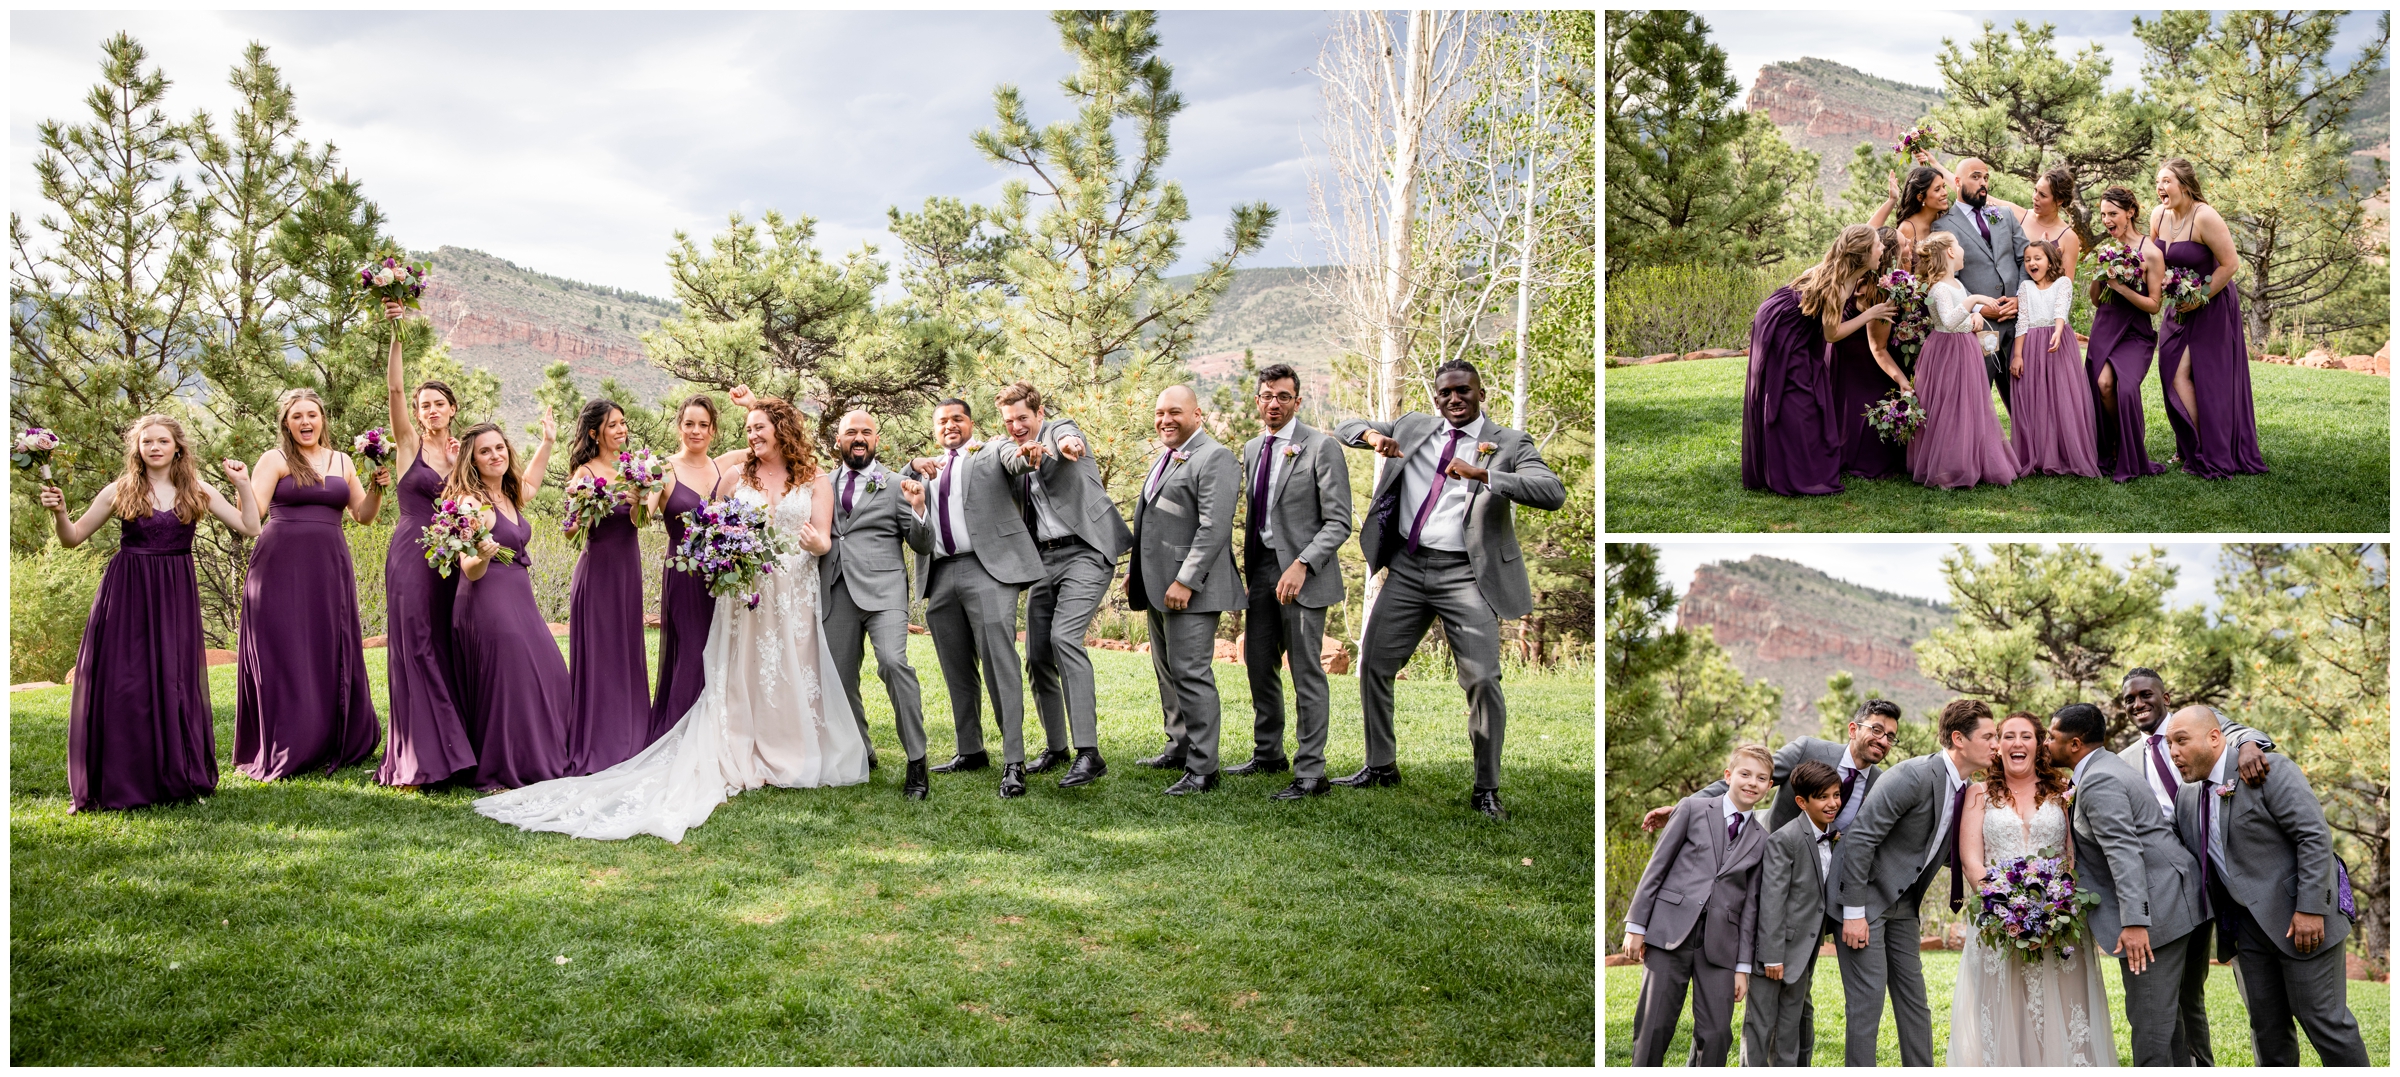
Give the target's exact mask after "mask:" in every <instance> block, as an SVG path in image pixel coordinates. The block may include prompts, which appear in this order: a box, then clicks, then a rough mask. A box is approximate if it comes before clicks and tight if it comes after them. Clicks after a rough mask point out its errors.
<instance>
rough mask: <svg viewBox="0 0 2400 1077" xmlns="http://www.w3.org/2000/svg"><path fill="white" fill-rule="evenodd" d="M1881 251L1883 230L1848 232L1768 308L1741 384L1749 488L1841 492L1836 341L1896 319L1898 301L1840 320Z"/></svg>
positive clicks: (1761, 313)
mask: <svg viewBox="0 0 2400 1077" xmlns="http://www.w3.org/2000/svg"><path fill="white" fill-rule="evenodd" d="M1877 247H1878V242H1877V240H1876V238H1875V229H1873V228H1870V227H1868V226H1866V225H1863V224H1854V225H1851V226H1849V227H1847V228H1844V229H1842V233H1841V235H1840V236H1839V237H1837V238H1835V239H1834V241H1833V246H1832V247H1830V248H1828V249H1827V250H1826V251H1825V257H1824V259H1823V260H1822V261H1820V262H1818V263H1817V264H1815V265H1813V266H1810V267H1808V268H1807V269H1805V270H1803V271H1801V273H1800V276H1799V277H1797V278H1795V279H1794V280H1793V281H1792V283H1790V284H1787V285H1784V286H1783V287H1781V288H1777V289H1775V292H1774V294H1773V295H1770V296H1768V297H1767V301H1766V302H1764V303H1761V304H1759V308H1758V317H1757V318H1756V319H1755V320H1753V321H1752V322H1751V325H1750V371H1749V375H1748V378H1747V380H1746V383H1745V384H1744V386H1743V390H1742V485H1743V486H1746V487H1748V488H1750V489H1753V490H1772V491H1774V492H1775V493H1779V494H1784V495H1787V496H1790V495H1800V494H1838V493H1840V492H1841V491H1842V480H1841V469H1842V450H1841V442H1840V438H1841V436H1842V417H1841V415H1840V414H1838V413H1837V412H1836V411H1835V408H1837V407H1838V406H1839V404H1838V397H1837V394H1836V393H1835V391H1834V384H1833V371H1832V367H1831V363H1830V359H1831V355H1830V354H1829V353H1830V349H1829V348H1828V347H1827V344H1829V343H1832V342H1837V341H1840V340H1842V339H1844V338H1846V337H1848V336H1850V334H1852V333H1856V332H1858V331H1859V330H1861V329H1863V328H1865V327H1866V325H1867V323H1868V322H1871V321H1874V320H1876V319H1879V318H1880V319H1885V320H1889V319H1890V318H1891V316H1892V305H1891V304H1890V303H1889V302H1883V303H1876V304H1874V305H1873V306H1870V307H1868V308H1867V309H1865V310H1863V311H1860V312H1859V313H1858V314H1856V315H1855V316H1853V317H1851V318H1849V319H1847V320H1844V319H1843V318H1842V316H1841V315H1842V309H1843V308H1842V302H1843V300H1846V299H1848V298H1850V295H1851V293H1852V292H1853V291H1854V290H1856V289H1857V287H1858V285H1859V282H1860V281H1861V280H1863V279H1864V278H1865V277H1866V275H1867V273H1868V271H1870V270H1872V269H1873V268H1874V267H1875V265H1876V264H1877V263H1878V262H1880V261H1882V252H1881V251H1880V250H1878V249H1877Z"/></svg>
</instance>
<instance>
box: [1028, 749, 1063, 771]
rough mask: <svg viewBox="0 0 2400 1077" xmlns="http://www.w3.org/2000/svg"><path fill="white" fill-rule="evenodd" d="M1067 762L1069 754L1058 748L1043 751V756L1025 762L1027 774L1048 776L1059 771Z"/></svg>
mask: <svg viewBox="0 0 2400 1077" xmlns="http://www.w3.org/2000/svg"><path fill="white" fill-rule="evenodd" d="M1066 761H1067V753H1065V752H1063V751H1060V750H1059V749H1056V748H1045V749H1043V750H1042V754H1040V755H1037V756H1034V757H1033V758H1031V759H1028V760H1026V761H1025V773H1027V774H1047V773H1049V772H1051V771H1053V770H1057V769H1058V768H1059V767H1060V766H1062V765H1064V764H1065V763H1066Z"/></svg>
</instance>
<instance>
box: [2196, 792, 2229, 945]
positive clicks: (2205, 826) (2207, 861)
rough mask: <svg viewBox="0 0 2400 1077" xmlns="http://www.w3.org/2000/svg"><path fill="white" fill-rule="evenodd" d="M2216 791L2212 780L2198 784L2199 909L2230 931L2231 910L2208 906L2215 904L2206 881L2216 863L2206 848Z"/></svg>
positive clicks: (2214, 814)
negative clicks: (2214, 917)
mask: <svg viewBox="0 0 2400 1077" xmlns="http://www.w3.org/2000/svg"><path fill="white" fill-rule="evenodd" d="M2216 792H2217V783H2215V782H2213V781H2211V782H2204V783H2202V785H2201V786H2200V911H2201V913H2202V914H2203V915H2207V914H2209V913H2211V912H2213V913H2214V914H2215V916H2216V918H2217V919H2219V920H2223V921H2224V922H2225V929H2226V930H2227V931H2231V930H2233V925H2234V919H2233V910H2232V909H2214V910H2212V909H2210V908H2209V906H2210V905H2213V904H2215V902H2214V901H2212V900H2210V898H2209V896H2208V883H2209V880H2210V879H2211V878H2213V877H2214V876H2215V875H2216V865H2215V864H2214V863H2213V861H2214V860H2215V859H2216V858H2215V857H2212V856H2210V855H2209V854H2208V850H2209V833H2210V831H2212V830H2214V829H2215V826H2216V818H2217V806H2216V804H2215V803H2214V802H2215V801H2216V800H2218V799H2219V798H2218V797H2217V795H2216Z"/></svg>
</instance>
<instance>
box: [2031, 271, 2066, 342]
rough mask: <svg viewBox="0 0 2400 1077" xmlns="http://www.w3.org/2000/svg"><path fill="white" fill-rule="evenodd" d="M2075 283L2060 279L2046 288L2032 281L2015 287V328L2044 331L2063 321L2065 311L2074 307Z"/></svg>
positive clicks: (2063, 278) (2064, 278)
mask: <svg viewBox="0 0 2400 1077" xmlns="http://www.w3.org/2000/svg"><path fill="white" fill-rule="evenodd" d="M2074 284H2075V281H2074V279H2073V278H2070V277H2060V278H2058V279H2057V280H2054V281H2051V282H2050V286H2049V287H2047V288H2043V287H2039V286H2037V285H2035V284H2034V283H2033V282H2032V281H2026V282H2024V283H2022V284H2019V285H2017V328H2018V329H2019V330H2030V329H2046V328H2049V327H2051V326H2054V325H2057V324H2058V323H2059V322H2060V321H2063V320H2065V318H2066V316H2067V309H2068V308H2069V307H2072V306H2074V305H2075V289H2074V287H2073V286H2074Z"/></svg>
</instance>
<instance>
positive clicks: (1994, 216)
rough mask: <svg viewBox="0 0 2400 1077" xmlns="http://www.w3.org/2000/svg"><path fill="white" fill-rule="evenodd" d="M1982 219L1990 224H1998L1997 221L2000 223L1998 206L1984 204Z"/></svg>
mask: <svg viewBox="0 0 2400 1077" xmlns="http://www.w3.org/2000/svg"><path fill="white" fill-rule="evenodd" d="M1983 219H1984V220H1985V221H1986V222H1988V223H1991V224H1998V223H2000V207H1998V206H1985V207H1983Z"/></svg>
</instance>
